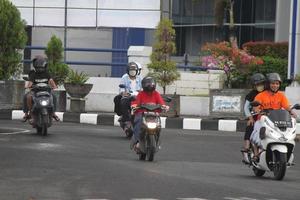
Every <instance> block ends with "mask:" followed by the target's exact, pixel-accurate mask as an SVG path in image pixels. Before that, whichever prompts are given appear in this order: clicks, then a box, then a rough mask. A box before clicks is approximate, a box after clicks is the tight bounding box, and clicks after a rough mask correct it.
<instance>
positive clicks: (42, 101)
mask: <svg viewBox="0 0 300 200" xmlns="http://www.w3.org/2000/svg"><path fill="white" fill-rule="evenodd" d="M40 104H41V105H42V106H48V105H49V100H40Z"/></svg>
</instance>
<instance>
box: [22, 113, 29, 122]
mask: <svg viewBox="0 0 300 200" xmlns="http://www.w3.org/2000/svg"><path fill="white" fill-rule="evenodd" d="M28 119H30V115H29V114H28V113H25V114H24V116H23V120H22V122H26V121H27V120H28Z"/></svg>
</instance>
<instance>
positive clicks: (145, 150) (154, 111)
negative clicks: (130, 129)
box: [136, 104, 164, 161]
mask: <svg viewBox="0 0 300 200" xmlns="http://www.w3.org/2000/svg"><path fill="white" fill-rule="evenodd" d="M136 109H144V110H145V112H143V115H142V126H141V135H140V141H139V145H140V146H139V152H138V155H139V160H146V158H147V160H148V161H153V160H154V155H155V153H156V152H158V150H159V149H160V132H161V119H160V114H159V112H158V111H161V110H164V108H162V106H161V105H153V104H143V105H140V106H139V107H137V108H136Z"/></svg>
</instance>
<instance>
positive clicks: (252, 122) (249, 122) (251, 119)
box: [247, 116, 255, 126]
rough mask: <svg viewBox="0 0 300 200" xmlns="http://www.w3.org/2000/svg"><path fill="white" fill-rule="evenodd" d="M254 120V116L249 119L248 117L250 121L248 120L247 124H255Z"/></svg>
mask: <svg viewBox="0 0 300 200" xmlns="http://www.w3.org/2000/svg"><path fill="white" fill-rule="evenodd" d="M254 122H255V121H254V119H253V117H252V116H250V117H249V119H248V121H247V126H253V124H254Z"/></svg>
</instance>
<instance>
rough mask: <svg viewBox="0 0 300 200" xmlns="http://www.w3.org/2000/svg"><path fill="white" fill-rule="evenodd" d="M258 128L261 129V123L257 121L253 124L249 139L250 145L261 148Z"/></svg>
mask: <svg viewBox="0 0 300 200" xmlns="http://www.w3.org/2000/svg"><path fill="white" fill-rule="evenodd" d="M260 128H261V123H260V121H259V120H258V121H256V122H255V123H254V128H253V132H252V134H251V137H250V141H251V143H252V144H255V145H256V146H261V140H260V137H259V131H260Z"/></svg>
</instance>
